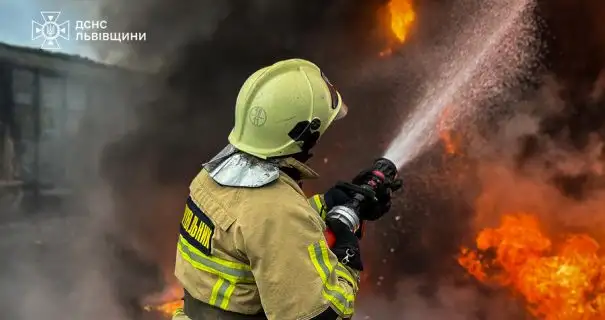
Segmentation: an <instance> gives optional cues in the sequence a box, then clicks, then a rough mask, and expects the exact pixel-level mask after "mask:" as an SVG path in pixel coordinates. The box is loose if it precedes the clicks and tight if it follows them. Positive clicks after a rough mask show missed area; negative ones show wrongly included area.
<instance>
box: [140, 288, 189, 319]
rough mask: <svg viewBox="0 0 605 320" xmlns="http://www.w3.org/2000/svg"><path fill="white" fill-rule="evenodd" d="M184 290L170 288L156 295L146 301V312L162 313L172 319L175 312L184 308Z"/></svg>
mask: <svg viewBox="0 0 605 320" xmlns="http://www.w3.org/2000/svg"><path fill="white" fill-rule="evenodd" d="M182 297H183V289H182V288H181V287H179V286H176V285H174V286H169V287H168V288H166V290H164V291H163V292H160V293H158V294H154V295H152V296H149V297H147V298H146V299H144V304H145V307H144V309H145V310H146V311H155V312H160V313H162V314H164V315H166V316H168V317H172V314H173V313H174V311H176V310H177V309H179V308H182V307H183V300H182V299H181V298H182Z"/></svg>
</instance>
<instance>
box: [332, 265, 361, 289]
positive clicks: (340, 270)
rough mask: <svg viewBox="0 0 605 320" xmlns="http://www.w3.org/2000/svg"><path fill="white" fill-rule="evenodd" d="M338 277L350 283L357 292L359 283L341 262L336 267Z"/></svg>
mask: <svg viewBox="0 0 605 320" xmlns="http://www.w3.org/2000/svg"><path fill="white" fill-rule="evenodd" d="M336 275H337V276H339V277H341V278H343V279H345V280H346V281H347V282H349V283H350V284H351V285H352V286H353V288H354V289H355V290H357V289H358V283H357V281H356V280H354V278H353V277H351V273H350V272H349V270H347V268H345V267H344V266H343V265H342V264H341V263H340V262H339V263H338V264H337V265H336Z"/></svg>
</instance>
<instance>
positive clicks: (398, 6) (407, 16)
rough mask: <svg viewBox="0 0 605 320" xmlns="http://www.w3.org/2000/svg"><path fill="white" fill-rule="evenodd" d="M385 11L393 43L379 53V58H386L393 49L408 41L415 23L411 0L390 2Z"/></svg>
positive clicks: (392, 0) (393, 0)
mask: <svg viewBox="0 0 605 320" xmlns="http://www.w3.org/2000/svg"><path fill="white" fill-rule="evenodd" d="M387 9H388V25H389V29H390V32H391V33H392V35H393V37H394V40H395V41H394V42H395V43H393V44H391V46H390V47H389V48H386V49H384V50H383V51H381V52H380V53H379V56H380V57H388V56H390V55H391V54H393V47H394V46H395V45H401V44H403V43H404V42H405V41H406V40H407V39H408V36H409V34H410V31H411V29H412V25H413V23H414V21H416V12H415V11H414V7H413V5H412V0H391V1H390V2H389V4H388V6H387Z"/></svg>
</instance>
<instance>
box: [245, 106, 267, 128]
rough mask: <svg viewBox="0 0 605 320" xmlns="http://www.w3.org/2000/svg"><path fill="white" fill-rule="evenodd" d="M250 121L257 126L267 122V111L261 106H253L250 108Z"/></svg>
mask: <svg viewBox="0 0 605 320" xmlns="http://www.w3.org/2000/svg"><path fill="white" fill-rule="evenodd" d="M249 118H250V123H252V124H253V125H255V126H257V127H262V126H263V125H264V124H265V122H267V112H265V109H263V108H261V107H254V108H252V110H250V116H249Z"/></svg>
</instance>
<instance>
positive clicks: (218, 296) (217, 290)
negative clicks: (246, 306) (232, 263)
mask: <svg viewBox="0 0 605 320" xmlns="http://www.w3.org/2000/svg"><path fill="white" fill-rule="evenodd" d="M233 290H235V284H234V283H231V282H229V281H227V280H225V279H223V278H219V279H218V280H217V281H216V283H215V284H214V286H213V287H212V293H211V294H210V301H208V303H210V304H211V305H213V306H215V307H219V308H221V309H224V310H226V309H227V307H228V306H229V300H230V299H231V294H233Z"/></svg>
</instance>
